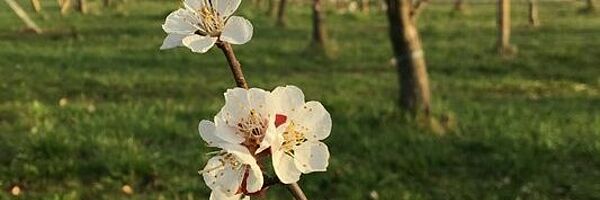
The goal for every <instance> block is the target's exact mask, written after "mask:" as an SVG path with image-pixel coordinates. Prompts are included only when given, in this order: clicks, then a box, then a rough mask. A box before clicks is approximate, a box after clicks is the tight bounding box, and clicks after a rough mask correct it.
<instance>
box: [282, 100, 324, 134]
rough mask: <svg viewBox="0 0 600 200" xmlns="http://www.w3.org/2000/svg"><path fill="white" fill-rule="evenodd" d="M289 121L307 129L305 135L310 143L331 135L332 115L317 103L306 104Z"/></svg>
mask: <svg viewBox="0 0 600 200" xmlns="http://www.w3.org/2000/svg"><path fill="white" fill-rule="evenodd" d="M288 120H292V121H294V122H295V123H297V124H299V125H300V126H302V127H303V128H306V129H307V130H305V131H303V133H304V137H306V139H308V140H309V141H311V140H312V141H316V140H323V139H325V138H327V137H329V134H330V133H331V115H329V112H327V110H325V107H323V105H321V103H319V102H316V101H310V102H306V104H304V106H302V107H300V108H299V109H298V110H296V112H295V113H293V115H292V116H290V117H289V118H288Z"/></svg>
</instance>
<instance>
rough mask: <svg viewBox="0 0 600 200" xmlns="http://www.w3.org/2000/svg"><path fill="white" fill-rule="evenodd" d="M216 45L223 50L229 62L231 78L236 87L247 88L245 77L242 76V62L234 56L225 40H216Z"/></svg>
mask: <svg viewBox="0 0 600 200" xmlns="http://www.w3.org/2000/svg"><path fill="white" fill-rule="evenodd" d="M217 47H219V49H221V50H222V51H223V54H225V57H226V58H227V62H228V63H229V68H230V69H231V72H232V73H233V79H234V80H235V83H236V85H237V86H238V87H241V88H245V89H248V83H246V79H245V78H244V73H243V72H242V64H240V62H239V61H238V60H237V58H236V57H235V53H233V48H231V45H230V44H229V43H227V42H222V41H221V42H217Z"/></svg>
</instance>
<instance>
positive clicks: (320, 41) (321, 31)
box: [312, 0, 327, 48]
mask: <svg viewBox="0 0 600 200" xmlns="http://www.w3.org/2000/svg"><path fill="white" fill-rule="evenodd" d="M312 10H313V17H312V18H313V34H312V39H313V41H312V43H313V45H315V46H318V47H322V48H324V47H325V41H326V39H327V34H326V32H325V25H324V24H323V21H324V19H323V18H324V17H323V12H322V11H321V0H313V6H312Z"/></svg>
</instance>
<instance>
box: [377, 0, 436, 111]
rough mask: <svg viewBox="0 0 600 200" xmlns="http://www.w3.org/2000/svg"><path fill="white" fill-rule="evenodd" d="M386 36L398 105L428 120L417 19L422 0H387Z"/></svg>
mask: <svg viewBox="0 0 600 200" xmlns="http://www.w3.org/2000/svg"><path fill="white" fill-rule="evenodd" d="M386 2H387V6H388V9H387V16H388V21H389V28H390V29H389V31H390V32H389V34H390V38H391V42H392V47H393V50H394V56H395V59H396V67H397V70H398V75H399V79H400V81H399V84H400V86H399V88H400V105H401V106H402V107H403V108H404V109H406V110H407V111H410V112H411V113H413V114H414V115H415V116H417V115H422V116H425V117H426V118H429V116H430V111H431V103H430V98H431V97H430V91H429V80H428V75H427V66H426V64H425V58H424V57H423V49H422V47H421V39H420V37H419V32H418V31H417V26H416V17H417V16H418V14H419V10H420V9H421V8H422V7H423V5H424V2H423V1H417V2H416V3H415V4H414V5H413V3H412V0H386Z"/></svg>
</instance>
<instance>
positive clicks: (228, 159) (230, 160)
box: [198, 152, 244, 178]
mask: <svg viewBox="0 0 600 200" xmlns="http://www.w3.org/2000/svg"><path fill="white" fill-rule="evenodd" d="M219 155H220V156H221V158H219V162H220V163H221V164H219V165H216V166H214V167H211V168H208V169H204V170H201V171H198V173H199V174H205V173H212V172H214V171H215V170H221V169H223V168H227V167H230V168H231V170H236V169H239V168H240V167H242V166H244V164H243V163H242V162H240V161H239V160H238V159H237V158H236V157H235V156H234V155H233V154H231V153H226V152H221V153H219ZM219 176H223V173H216V174H214V177H215V178H217V177H219Z"/></svg>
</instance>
